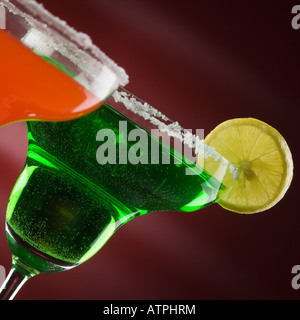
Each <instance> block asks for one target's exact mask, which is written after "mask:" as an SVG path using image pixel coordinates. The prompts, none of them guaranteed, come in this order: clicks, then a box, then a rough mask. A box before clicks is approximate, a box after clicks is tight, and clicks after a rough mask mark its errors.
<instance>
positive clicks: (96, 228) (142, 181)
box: [7, 105, 220, 272]
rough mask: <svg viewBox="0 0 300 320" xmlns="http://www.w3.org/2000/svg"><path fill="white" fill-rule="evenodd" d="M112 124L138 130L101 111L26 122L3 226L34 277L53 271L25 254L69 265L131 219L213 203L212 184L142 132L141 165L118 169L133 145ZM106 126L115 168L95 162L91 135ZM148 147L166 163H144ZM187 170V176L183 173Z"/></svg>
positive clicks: (215, 185)
mask: <svg viewBox="0 0 300 320" xmlns="http://www.w3.org/2000/svg"><path fill="white" fill-rule="evenodd" d="M120 121H126V123H127V130H128V132H130V131H131V130H132V129H138V128H139V127H138V126H137V125H136V124H135V123H134V122H132V121H131V120H129V119H128V118H126V117H124V116H123V115H122V114H120V113H119V112H117V111H116V110H114V109H113V108H112V107H110V106H109V105H103V106H102V107H100V108H99V109H98V110H96V111H95V112H93V113H91V114H89V115H87V116H85V117H83V118H80V119H77V120H74V121H69V122H58V123H50V122H28V123H27V127H28V137H29V147H28V156H27V161H26V165H25V168H24V170H23V172H22V174H21V176H20V178H19V180H18V182H17V184H16V186H15V188H14V190H13V192H12V195H11V197H10V201H9V205H8V210H7V225H8V228H9V230H10V232H11V233H12V234H13V235H14V236H8V240H9V244H10V246H11V249H12V252H13V254H14V255H15V256H17V257H19V258H20V259H21V260H22V261H25V263H27V264H31V265H34V268H35V269H36V270H38V271H39V272H55V271H60V270H56V269H55V268H51V267H49V265H47V264H45V263H44V262H41V261H42V260H44V259H45V257H44V258H43V259H42V260H41V259H37V258H35V257H36V255H34V256H31V253H30V252H33V251H36V252H38V253H39V254H42V255H45V256H46V257H48V258H49V259H50V260H51V259H52V258H53V259H56V260H58V261H61V262H64V263H67V264H70V265H72V264H74V265H77V264H80V263H82V262H84V261H86V260H87V259H89V258H90V257H91V256H93V255H94V254H95V253H96V252H97V251H98V250H99V249H100V248H101V247H102V246H103V245H104V243H105V242H106V241H107V240H108V239H109V238H110V236H111V235H112V234H113V233H114V232H115V231H116V230H117V229H118V228H119V227H120V226H121V225H123V224H124V223H126V222H127V221H129V220H131V219H132V218H134V217H136V216H138V215H141V214H145V213H148V212H153V211H182V212H187V211H195V210H198V209H201V208H203V207H205V206H208V205H209V204H211V203H213V202H214V201H215V199H216V196H217V192H218V190H219V188H220V183H219V182H218V181H217V180H215V179H214V178H212V177H211V176H210V175H209V174H207V173H206V172H204V171H202V170H199V167H197V166H195V165H194V164H191V163H190V162H188V161H185V159H183V161H181V163H178V159H179V158H180V155H179V154H178V153H177V152H175V151H174V150H173V149H172V148H170V147H169V146H167V145H166V144H164V143H162V142H161V141H159V140H158V139H157V138H156V137H154V136H152V135H151V134H150V133H147V139H148V151H149V152H148V160H149V161H148V163H147V164H141V163H138V164H132V163H130V162H128V163H127V164H119V162H120V161H119V160H120V157H124V154H122V155H121V153H122V152H126V148H127V151H128V150H130V149H131V148H132V147H133V146H134V145H135V144H136V141H131V142H128V141H125V137H124V135H123V133H120V132H119V123H120ZM123 123H124V122H123ZM106 128H109V129H110V130H113V132H114V133H115V136H116V142H115V147H116V156H117V158H116V164H110V163H106V164H100V163H99V162H98V161H97V158H96V154H97V150H98V148H99V147H100V146H101V143H103V142H99V141H97V139H96V136H97V133H98V132H99V130H101V129H106ZM154 140H155V141H154ZM153 141H154V142H156V143H158V144H159V148H160V151H159V155H160V159H162V157H163V156H164V154H165V155H168V156H170V163H169V164H161V163H160V164H151V145H152V144H153ZM126 143H127V147H126V148H125V144H126ZM120 150H123V151H121V152H119V151H120ZM98 160H99V159H98ZM187 168H190V169H191V170H193V171H194V173H195V174H194V175H187V174H186V169H187ZM18 239H19V240H18ZM21 242H22V243H21Z"/></svg>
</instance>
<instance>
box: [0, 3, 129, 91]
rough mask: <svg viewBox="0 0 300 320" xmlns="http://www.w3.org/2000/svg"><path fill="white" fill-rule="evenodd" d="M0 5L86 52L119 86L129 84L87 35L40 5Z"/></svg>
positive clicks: (119, 68)
mask: <svg viewBox="0 0 300 320" xmlns="http://www.w3.org/2000/svg"><path fill="white" fill-rule="evenodd" d="M0 3H3V5H4V6H5V7H6V8H7V9H8V10H9V11H10V12H12V13H14V14H18V15H20V16H22V17H23V18H24V19H26V21H27V22H29V23H30V24H31V25H34V26H37V27H39V28H41V29H42V30H43V31H45V32H47V33H50V34H57V35H59V36H60V37H63V38H64V40H65V41H66V42H68V43H72V42H73V45H75V46H76V47H77V49H78V50H80V49H81V50H84V51H87V53H88V54H89V55H90V56H91V57H92V58H94V59H96V60H98V62H99V61H100V62H101V63H103V64H104V65H105V66H107V67H108V68H109V69H110V70H112V71H113V72H114V73H115V74H116V75H117V77H118V79H119V83H120V85H122V86H125V85H126V84H127V83H128V82H129V76H128V75H127V73H126V71H125V70H124V69H123V68H122V67H120V66H118V65H117V64H116V63H115V62H114V61H113V60H112V59H110V58H109V57H108V56H107V55H106V54H105V53H104V52H103V51H102V50H100V48H99V47H97V46H96V45H94V44H93V41H92V39H91V38H90V37H89V36H88V35H87V34H85V33H83V32H78V31H76V30H75V29H74V28H73V27H71V26H69V25H68V24H67V23H66V21H64V20H62V19H60V18H58V17H56V16H54V15H53V14H52V13H50V12H49V11H48V10H46V9H45V8H44V6H43V5H42V4H40V3H38V2H36V1H35V0H13V1H10V0H0ZM14 3H16V4H20V5H22V6H23V7H24V8H25V9H26V10H27V11H28V12H29V13H30V14H31V15H32V16H31V15H29V14H27V13H25V12H22V11H21V10H20V9H18V8H17V7H16V6H15V5H14ZM35 17H37V18H39V19H40V20H41V21H42V22H40V21H38V20H37V19H36V18H35Z"/></svg>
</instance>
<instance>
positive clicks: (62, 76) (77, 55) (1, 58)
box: [0, 0, 128, 126]
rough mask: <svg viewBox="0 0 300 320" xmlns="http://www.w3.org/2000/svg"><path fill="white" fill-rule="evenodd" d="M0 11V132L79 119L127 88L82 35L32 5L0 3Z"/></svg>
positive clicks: (13, 0)
mask: <svg viewBox="0 0 300 320" xmlns="http://www.w3.org/2000/svg"><path fill="white" fill-rule="evenodd" d="M0 10H1V15H0V18H1V20H2V23H1V27H2V28H3V29H0V45H1V50H0V69H1V79H0V126H2V125H5V124H7V123H11V122H15V121H22V120H47V121H64V120H70V119H75V118H78V117H81V116H83V115H84V114H87V113H88V112H91V111H92V110H95V109H96V108H98V107H99V105H100V104H101V103H103V102H104V101H105V100H106V99H107V98H108V97H109V96H110V95H111V94H112V93H113V91H114V90H115V89H116V88H117V87H118V86H119V85H120V84H121V85H125V84H126V83H127V82H128V77H127V75H126V73H125V71H124V70H123V69H122V68H120V67H118V66H117V65H116V64H115V63H114V62H113V61H112V60H111V59H110V58H108V57H107V56H106V55H105V54H104V53H103V52H102V51H100V49H98V48H97V47H96V46H94V45H93V43H92V41H91V40H90V38H89V37H88V36H87V35H85V34H83V33H78V32H76V31H75V30H74V29H73V28H71V27H69V26H68V25H67V24H66V23H65V22H63V21H61V20H59V19H58V18H56V17H54V16H53V15H51V14H50V13H49V12H48V11H46V10H45V9H44V8H43V7H42V6H41V5H40V4H38V3H36V2H35V1H27V0H0ZM45 61H48V62H49V61H50V62H51V63H46V62H45ZM57 67H58V68H57ZM62 71H64V72H62Z"/></svg>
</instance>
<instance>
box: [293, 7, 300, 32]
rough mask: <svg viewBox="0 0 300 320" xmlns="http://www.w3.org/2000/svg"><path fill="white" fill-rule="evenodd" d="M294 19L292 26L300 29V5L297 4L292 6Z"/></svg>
mask: <svg viewBox="0 0 300 320" xmlns="http://www.w3.org/2000/svg"><path fill="white" fill-rule="evenodd" d="M292 14H293V15H294V16H293V19H292V21H291V24H292V28H293V29H295V30H298V29H300V5H295V6H293V8H292Z"/></svg>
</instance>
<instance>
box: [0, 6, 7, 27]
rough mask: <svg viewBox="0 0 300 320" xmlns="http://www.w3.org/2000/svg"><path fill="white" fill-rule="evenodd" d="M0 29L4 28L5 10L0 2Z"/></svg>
mask: <svg viewBox="0 0 300 320" xmlns="http://www.w3.org/2000/svg"><path fill="white" fill-rule="evenodd" d="M0 29H6V10H5V8H4V7H3V6H2V5H1V4H0Z"/></svg>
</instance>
